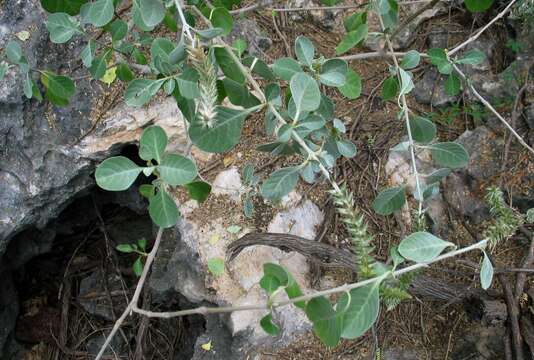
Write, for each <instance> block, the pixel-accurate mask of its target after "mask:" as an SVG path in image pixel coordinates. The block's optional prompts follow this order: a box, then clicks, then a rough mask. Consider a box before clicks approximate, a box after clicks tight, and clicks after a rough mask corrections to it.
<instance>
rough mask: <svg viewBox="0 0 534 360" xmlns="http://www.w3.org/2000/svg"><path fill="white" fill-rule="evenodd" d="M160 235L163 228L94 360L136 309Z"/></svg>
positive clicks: (96, 359) (156, 250)
mask: <svg viewBox="0 0 534 360" xmlns="http://www.w3.org/2000/svg"><path fill="white" fill-rule="evenodd" d="M162 235H163V228H159V229H158V233H157V235H156V240H155V241H154V246H153V247H152V250H151V251H150V253H149V254H148V256H147V258H146V263H145V266H144V267H143V272H142V273H141V277H140V278H139V282H138V283H137V286H136V288H135V292H134V294H133V296H132V299H131V300H130V302H129V303H128V306H126V309H124V312H123V313H122V315H121V316H120V317H119V318H118V319H117V321H116V322H115V325H113V328H112V329H111V332H110V333H109V334H108V336H107V338H106V341H105V342H104V345H102V347H101V348H100V351H99V352H98V355H97V356H96V358H95V360H100V359H101V358H102V356H103V355H104V351H106V349H107V347H108V346H109V344H110V343H111V340H112V339H113V337H114V336H115V334H116V333H117V331H118V330H119V328H120V327H121V325H122V323H123V322H124V320H125V319H126V317H127V316H128V315H130V314H131V313H132V312H133V311H134V309H135V308H137V303H138V302H139V297H140V296H141V291H142V290H143V286H144V284H145V282H146V279H147V277H148V273H149V271H150V267H151V266H152V262H153V261H154V258H155V257H156V253H157V252H158V248H159V245H160V243H161V236H162Z"/></svg>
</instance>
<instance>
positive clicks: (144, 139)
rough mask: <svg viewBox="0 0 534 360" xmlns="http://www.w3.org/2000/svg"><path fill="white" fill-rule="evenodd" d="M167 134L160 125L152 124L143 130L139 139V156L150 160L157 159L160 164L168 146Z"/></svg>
mask: <svg viewBox="0 0 534 360" xmlns="http://www.w3.org/2000/svg"><path fill="white" fill-rule="evenodd" d="M167 141H168V140H167V134H166V133H165V130H163V129H162V128H161V127H159V126H150V127H148V128H146V129H145V130H144V131H143V134H142V135H141V139H140V140H139V157H140V158H141V159H143V160H146V161H150V160H152V159H155V160H156V161H157V162H158V164H160V163H161V158H162V157H163V153H164V152H165V148H166V147H167Z"/></svg>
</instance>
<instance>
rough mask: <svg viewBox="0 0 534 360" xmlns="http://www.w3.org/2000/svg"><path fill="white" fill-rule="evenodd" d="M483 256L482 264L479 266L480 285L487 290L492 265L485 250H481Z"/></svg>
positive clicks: (491, 275)
mask: <svg viewBox="0 0 534 360" xmlns="http://www.w3.org/2000/svg"><path fill="white" fill-rule="evenodd" d="M482 253H483V254H484V258H483V259H482V266H481V267H480V285H481V286H482V289H484V290H487V289H489V287H490V286H491V282H492V281H493V265H492V264H491V261H490V259H489V257H488V255H487V254H486V252H485V251H483V252H482Z"/></svg>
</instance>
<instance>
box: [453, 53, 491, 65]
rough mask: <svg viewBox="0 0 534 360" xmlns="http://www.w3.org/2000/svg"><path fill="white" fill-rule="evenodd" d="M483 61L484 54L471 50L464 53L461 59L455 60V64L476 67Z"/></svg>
mask: <svg viewBox="0 0 534 360" xmlns="http://www.w3.org/2000/svg"><path fill="white" fill-rule="evenodd" d="M485 59H486V54H484V52H482V51H480V50H478V49H473V50H470V51H468V52H467V53H465V54H464V56H463V57H462V58H461V59H459V60H456V61H455V62H456V63H457V64H468V65H477V64H480V63H482V62H483V61H484V60H485Z"/></svg>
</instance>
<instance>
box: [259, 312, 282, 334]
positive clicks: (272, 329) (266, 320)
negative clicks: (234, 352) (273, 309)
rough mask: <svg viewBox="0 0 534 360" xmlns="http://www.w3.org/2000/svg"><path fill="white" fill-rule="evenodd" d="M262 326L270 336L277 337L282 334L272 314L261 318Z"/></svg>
mask: <svg viewBox="0 0 534 360" xmlns="http://www.w3.org/2000/svg"><path fill="white" fill-rule="evenodd" d="M260 325H261V328H262V329H263V331H265V332H266V333H267V334H269V335H272V336H276V335H278V334H280V328H279V327H278V326H277V325H276V324H274V323H273V315H272V314H271V313H269V314H267V315H265V316H264V317H262V318H261V320H260Z"/></svg>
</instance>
